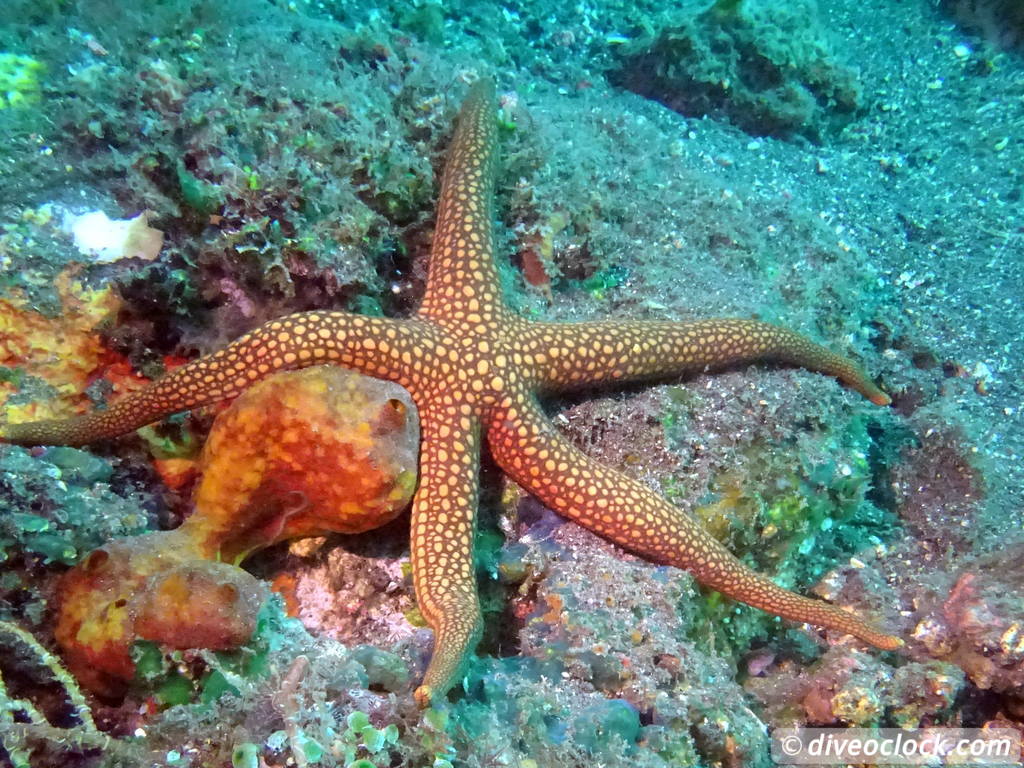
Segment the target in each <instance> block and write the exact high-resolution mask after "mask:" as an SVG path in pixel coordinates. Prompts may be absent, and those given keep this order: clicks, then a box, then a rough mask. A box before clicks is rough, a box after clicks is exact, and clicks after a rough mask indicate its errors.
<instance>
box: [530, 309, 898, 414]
mask: <svg viewBox="0 0 1024 768" xmlns="http://www.w3.org/2000/svg"><path fill="white" fill-rule="evenodd" d="M524 335H525V337H526V343H525V350H524V355H526V356H529V357H530V359H531V360H532V362H533V366H532V367H533V368H534V370H535V371H536V374H535V376H536V377H537V380H538V385H539V386H540V387H541V388H544V389H563V388H566V387H578V386H583V385H592V384H597V383H605V382H625V381H632V380H638V379H639V380H642V379H659V378H669V377H673V376H680V375H683V374H685V373H687V372H693V371H703V370H705V369H708V368H720V367H725V366H731V365H741V364H745V363H754V362H764V363H782V364H785V365H793V366H798V367H801V368H806V369H808V370H811V371H817V372H819V373H824V374H826V375H829V376H834V377H835V378H837V379H839V381H841V382H842V383H843V384H845V385H846V386H848V387H850V388H851V389H854V390H856V391H857V392H859V393H860V394H862V395H864V397H866V398H868V399H869V400H870V401H871V402H873V403H875V404H876V405H888V404H889V402H890V399H889V396H888V395H887V394H885V393H884V392H883V391H882V390H881V389H879V388H878V386H876V385H875V383H874V382H873V381H871V379H870V378H869V377H868V376H867V374H865V373H864V371H862V370H861V368H860V366H858V365H857V364H856V363H854V362H853V361H852V360H850V359H848V358H846V357H843V356H842V355H838V354H836V353H834V352H832V351H830V350H828V349H826V348H825V347H823V346H821V345H820V344H815V343H814V342H813V341H811V340H810V339H808V338H807V337H806V336H801V335H800V334H799V333H796V332H795V331H791V330H789V329H787V328H782V327H780V326H777V325H772V324H770V323H762V322H759V321H757V320H742V319H723V320H700V321H696V322H690V323H676V322H661V321H635V322H629V321H621V322H615V321H612V322H595V323H540V324H536V325H534V326H533V327H532V329H530V330H527V331H526V332H525V334H524Z"/></svg>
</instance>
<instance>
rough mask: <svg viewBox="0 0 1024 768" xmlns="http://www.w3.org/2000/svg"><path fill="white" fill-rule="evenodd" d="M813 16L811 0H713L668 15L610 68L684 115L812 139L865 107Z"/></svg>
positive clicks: (620, 80)
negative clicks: (694, 10)
mask: <svg viewBox="0 0 1024 768" xmlns="http://www.w3.org/2000/svg"><path fill="white" fill-rule="evenodd" d="M817 18H818V8H817V5H816V4H815V2H814V0H798V1H797V2H789V3H778V2H773V1H772V0H718V2H716V3H714V4H713V5H712V6H711V7H710V8H709V9H707V10H706V11H704V12H702V13H700V14H697V15H693V16H675V15H669V16H667V17H665V18H664V19H663V23H662V25H661V26H660V27H659V28H656V30H655V31H654V32H653V34H652V35H650V36H648V37H647V38H646V39H642V40H638V41H637V42H636V43H634V44H632V45H630V46H628V47H627V48H626V49H625V50H624V51H623V54H622V58H621V62H620V67H619V69H618V70H616V71H613V72H611V73H610V76H611V79H612V80H613V81H614V82H616V83H617V84H619V85H622V86H624V87H625V88H628V89H629V90H631V91H635V92H636V93H639V94H640V95H642V96H646V97H647V98H650V99H654V100H655V101H659V102H661V103H662V104H664V105H665V106H667V107H669V108H670V109H673V110H675V111H676V112H680V113H682V114H684V115H687V116H692V117H703V116H711V117H721V118H726V119H728V120H729V121H730V122H732V123H734V124H735V125H736V126H738V127H739V128H741V129H742V130H744V131H746V132H747V133H750V134H752V135H755V136H778V137H781V138H789V137H792V136H796V135H800V136H804V137H807V138H810V139H813V140H816V139H818V138H820V137H821V136H822V135H823V134H824V133H827V131H828V130H829V128H830V127H832V126H841V125H842V124H844V123H845V122H847V121H848V120H849V119H850V118H851V116H852V115H853V114H854V113H856V111H857V110H858V109H859V108H860V106H861V91H860V85H859V83H858V79H857V74H856V71H855V70H853V69H851V68H850V67H848V66H846V65H844V64H843V63H842V62H841V61H839V60H838V59H837V58H836V57H835V56H834V55H833V53H832V50H831V46H830V45H829V42H828V38H827V36H826V35H825V32H824V30H823V29H822V27H821V25H819V24H818V22H817Z"/></svg>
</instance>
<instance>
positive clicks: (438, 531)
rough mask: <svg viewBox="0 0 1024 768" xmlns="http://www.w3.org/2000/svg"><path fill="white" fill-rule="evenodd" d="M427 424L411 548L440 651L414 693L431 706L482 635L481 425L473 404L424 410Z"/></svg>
mask: <svg viewBox="0 0 1024 768" xmlns="http://www.w3.org/2000/svg"><path fill="white" fill-rule="evenodd" d="M421 429H422V433H423V438H422V444H421V446H422V447H421V449H420V486H419V488H418V489H417V491H416V496H415V497H414V499H413V507H412V525H411V530H410V551H411V557H412V573H413V582H414V584H415V587H416V601H417V603H418V604H419V608H420V612H421V613H422V614H423V618H424V619H426V621H427V623H428V624H429V625H430V627H431V628H432V629H433V630H434V653H433V655H432V656H431V658H430V663H429V664H428V665H427V671H426V673H425V674H424V676H423V682H422V683H421V684H420V686H419V687H418V688H417V689H416V693H415V698H416V702H417V703H418V704H419V705H420V706H421V707H428V706H430V705H431V704H433V703H435V702H436V701H438V700H439V699H440V698H441V697H443V696H444V695H445V694H446V693H447V692H448V690H449V689H450V688H451V687H452V686H453V685H454V684H455V683H456V682H458V679H459V675H460V674H461V673H462V669H463V667H464V665H465V662H466V661H467V659H468V658H469V654H470V653H472V651H473V648H474V647H475V646H476V643H477V641H478V640H479V639H480V632H481V618H480V601H479V597H478V595H477V585H476V577H475V572H474V566H473V536H474V534H475V532H476V505H477V489H478V484H479V469H480V427H479V421H478V417H477V416H476V415H475V414H474V413H473V410H472V409H471V408H470V407H469V406H468V405H458V404H447V405H443V406H428V407H427V408H426V409H424V410H423V411H422V412H421Z"/></svg>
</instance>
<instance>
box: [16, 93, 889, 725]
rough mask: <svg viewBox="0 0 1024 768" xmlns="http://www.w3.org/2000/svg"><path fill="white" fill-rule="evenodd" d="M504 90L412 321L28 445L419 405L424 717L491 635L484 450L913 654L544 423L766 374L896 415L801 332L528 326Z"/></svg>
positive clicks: (453, 183)
mask: <svg viewBox="0 0 1024 768" xmlns="http://www.w3.org/2000/svg"><path fill="white" fill-rule="evenodd" d="M496 140H497V127H496V117H495V103H494V86H493V84H492V83H491V82H490V81H489V80H485V81H482V82H480V83H478V84H477V85H476V86H475V87H474V88H473V89H472V91H471V92H470V94H469V96H468V97H467V99H466V101H465V103H464V105H463V107H462V111H461V113H460V117H459V121H458V127H457V129H456V131H455V136H454V138H453V140H452V145H451V149H450V150H449V157H448V163H447V167H446V170H445V174H444V180H443V183H442V185H441V195H440V199H439V202H438V209H437V226H436V232H435V236H434V244H433V248H432V251H431V257H430V258H431V261H430V274H429V279H428V281H427V287H426V295H425V296H424V298H423V302H422V305H421V306H420V309H419V311H418V312H417V313H416V315H415V316H414V317H413V318H412V319H409V320H394V319H387V318H377V317H364V316H360V315H354V314H349V313H347V312H328V311H323V312H305V313H301V314H295V315H290V316H287V317H283V318H281V319H279V320H275V321H272V322H270V323H268V324H266V325H264V326H262V327H261V328H258V329H256V330H254V331H252V332H251V333H249V334H247V335H245V336H243V337H242V338H240V339H239V340H237V341H235V342H234V343H232V344H231V345H229V346H228V347H226V348H225V349H223V350H221V351H219V352H216V353H214V354H212V355H210V356H208V357H205V358H201V359H199V360H196V361H194V362H192V363H190V364H189V365H187V366H185V367H183V368H179V369H178V370H176V371H174V372H173V373H171V374H170V375H169V376H167V377H166V378H164V379H162V380H160V381H158V382H156V383H154V384H153V385H151V386H150V387H149V388H147V389H145V390H143V391H141V392H138V393H135V394H132V395H130V396H128V397H126V398H124V399H122V400H119V401H118V402H116V403H115V404H114V405H113V406H112V407H110V408H109V409H108V410H105V411H96V412H93V413H90V414H87V415H85V416H81V417H78V418H75V419H69V420H65V421H48V422H32V423H26V424H16V425H8V426H7V427H5V428H4V429H3V430H2V431H0V438H2V439H3V440H5V441H7V442H11V443H27V444H40V443H44V444H45V443H63V444H82V443H88V442H91V441H94V440H98V439H100V438H107V437H113V436H116V435H120V434H124V433H126V432H129V431H131V430H133V429H136V428H138V427H140V426H142V425H144V424H148V423H150V422H152V421H155V420H157V419H159V418H162V417H163V416H165V415H167V414H170V413H174V412H176V411H182V410H186V409H189V408H195V407H197V406H200V405H205V404H207V403H211V402H215V401H217V400H222V399H224V398H228V397H234V396H235V395H237V394H238V393H239V392H241V391H242V390H244V389H245V388H246V387H248V386H249V385H250V384H252V383H253V382H254V381H257V380H259V379H262V378H264V377H266V376H268V375H269V374H271V373H273V372H274V371H279V370H282V369H287V368H300V367H304V366H309V365H314V364H319V363H326V362H330V363H336V364H338V365H342V366H345V367H347V368H352V369H355V370H357V371H361V372H363V373H365V374H368V375H370V376H376V377H380V378H384V379H390V380H392V381H396V382H398V383H399V384H401V385H402V386H404V387H406V388H407V389H408V390H409V392H410V393H411V394H412V397H413V399H414V401H415V403H416V405H417V407H418V408H419V412H420V418H421V422H422V444H421V448H420V484H419V488H418V490H417V491H416V496H415V499H414V502H413V510H412V526H411V546H410V549H411V556H412V567H413V576H414V581H415V587H416V596H417V599H418V601H419V605H420V609H421V611H422V613H423V616H424V617H425V618H426V620H427V622H428V623H429V624H430V626H431V627H432V628H433V629H434V632H435V642H434V654H433V656H432V658H431V660H430V664H429V666H428V667H427V671H426V674H425V676H424V679H423V682H422V684H421V685H420V687H419V688H418V689H417V690H416V694H415V695H416V700H417V702H418V703H419V704H420V705H421V706H427V705H429V704H430V703H431V702H433V701H435V700H437V698H438V697H440V696H443V695H444V694H445V693H446V692H447V691H448V690H449V689H450V688H451V686H452V685H453V683H454V682H455V681H456V680H457V679H458V677H459V674H460V670H461V668H462V666H463V662H464V661H465V660H466V659H467V657H468V655H469V654H470V653H471V652H472V650H473V647H474V644H475V643H476V641H477V639H478V637H479V635H480V628H481V619H480V605H479V599H478V596H477V585H476V583H475V581H474V569H473V536H474V529H475V525H476V522H475V520H476V509H477V492H478V483H479V479H478V469H479V457H480V444H481V441H482V440H486V441H487V444H488V445H489V446H490V449H491V452H492V454H493V456H494V459H495V461H496V462H497V463H498V465H499V466H500V467H501V468H502V469H503V470H504V471H505V472H506V473H508V475H509V476H510V477H512V479H514V480H515V481H516V482H517V483H519V484H520V485H521V486H522V487H523V488H525V489H527V490H528V491H530V492H531V493H533V494H535V495H536V496H537V497H538V498H539V499H541V501H543V502H544V503H545V504H547V505H548V506H549V507H551V508H552V509H553V510H555V511H556V512H558V513H559V514H561V515H564V516H566V517H568V518H570V519H572V520H574V521H576V522H577V523H579V524H580V525H583V526H585V527H586V528H589V529H590V530H592V531H595V532H596V533H598V534H600V535H602V536H604V537H606V538H608V539H610V540H612V541H614V542H616V543H617V544H620V545H622V546H623V547H625V548H627V549H629V550H631V551H633V552H636V553H637V554H639V555H641V556H643V557H646V558H648V559H650V560H653V561H656V562H659V563H668V564H671V565H674V566H677V567H679V568H686V569H688V570H690V571H691V572H692V573H693V575H694V576H695V577H696V578H697V580H698V581H700V582H701V583H702V584H705V585H706V586H708V587H711V588H713V589H716V590H718V591H720V592H722V593H724V594H726V595H728V596H729V597H732V598H735V599H736V600H740V601H742V602H745V603H748V604H750V605H753V606H756V607H758V608H762V609H764V610H766V611H769V612H771V613H774V614H777V615H779V616H782V617H785V618H787V619H792V620H794V621H801V622H807V623H810V624H816V625H818V626H822V627H830V628H834V629H838V630H841V631H843V632H848V633H850V634H852V635H855V636H857V637H859V638H861V639H862V640H865V641H867V642H868V643H871V644H872V645H875V646H878V647H879V648H884V649H893V648H896V647H899V646H900V645H901V644H902V643H901V641H900V640H899V639H898V638H896V637H893V636H891V635H887V634H884V633H883V632H880V631H878V630H876V629H874V628H872V627H870V626H869V625H867V624H866V623H864V622H863V621H861V620H860V619H858V618H857V617H856V616H854V615H852V614H850V613H849V612H847V611H845V610H842V609H841V608H838V607H836V606H833V605H830V604H828V603H824V602H821V601H819V600H814V599H810V598H807V597H802V596H800V595H797V594H794V593H793V592H789V591H787V590H785V589H783V588H781V587H779V586H777V585H776V584H774V583H773V582H772V581H771V580H770V579H769V578H767V577H765V576H762V575H761V574H759V573H757V572H756V571H753V570H751V569H750V568H748V567H747V566H746V565H744V564H743V563H741V562H740V561H739V560H738V559H736V557H735V556H733V555H732V554H731V553H730V552H729V551H728V550H727V549H725V547H723V546H722V545H721V544H720V543H719V542H718V541H717V540H715V539H714V538H713V537H712V536H710V535H709V534H708V533H707V532H706V531H705V530H704V529H703V528H701V527H700V525H698V524H697V523H696V522H694V520H693V519H691V518H690V517H689V516H688V515H687V514H685V513H684V512H683V511H682V510H680V509H677V508H676V507H674V506H672V505H671V504H670V503H668V502H667V501H665V500H664V499H663V498H661V497H659V496H658V495H656V494H655V493H653V492H652V491H650V490H648V489H647V488H646V487H644V486H643V485H641V484H640V483H637V482H636V481H634V480H631V479H629V478H627V477H625V476H623V475H621V474H619V473H618V472H616V471H614V470H612V469H608V468H607V467H603V466H601V465H599V464H597V463H595V462H594V461H592V460H591V459H589V458H588V457H587V456H585V455H584V454H583V453H581V452H580V451H579V450H577V449H576V448H575V447H574V446H572V445H571V444H570V443H569V442H568V441H567V440H566V439H565V438H564V437H563V436H562V435H560V434H559V433H558V431H557V430H556V429H555V428H554V427H553V426H552V425H551V423H550V422H549V421H548V420H547V419H546V418H545V416H544V413H543V412H542V410H541V408H540V406H539V405H538V403H537V399H536V394H535V393H536V392H542V391H547V390H557V389H563V388H567V387H581V386H585V385H592V384H604V383H608V382H620V381H621V382H625V381H631V380H636V379H659V378H660V379H664V378H669V377H678V376H681V375H683V374H684V373H686V372H692V371H702V370H705V369H706V368H709V367H716V368H717V367H721V366H724V365H735V364H741V363H749V362H755V361H771V362H776V363H784V364H789V365H795V366H802V367H804V368H808V369H810V370H814V371H820V372H821V373H825V374H829V375H831V376H834V377H836V378H837V379H839V380H840V381H841V382H843V383H844V384H847V385H848V386H850V387H852V388H853V389H855V390H857V391H858V392H860V393H861V394H863V395H864V396H865V397H867V398H869V399H870V400H871V401H872V402H874V403H876V404H878V405H886V404H888V403H889V398H888V397H887V396H886V395H885V394H884V393H883V392H882V391H881V390H880V389H879V388H878V387H876V386H875V385H874V384H873V383H872V382H871V380H870V379H869V378H867V376H865V374H864V373H863V372H862V371H861V370H860V368H859V367H857V365H855V364H854V363H853V362H851V361H850V360H848V359H846V358H844V357H841V356H839V355H836V354H834V353H832V352H830V351H828V350H827V349H825V348H823V347H821V346H819V345H817V344H815V343H813V342H811V341H810V340H808V339H806V338H804V337H803V336H800V335H799V334H797V333H794V332H793V331H789V330H787V329H785V328H780V327H777V326H774V325H769V324H767V323H761V322H756V321H752V320H734V319H730V320H704V321H700V322H692V323H677V322H629V321H620V322H616V321H612V322H592V323H571V324H561V323H534V322H528V321H526V320H525V319H523V318H521V317H518V316H516V315H514V314H512V313H511V312H510V311H509V310H508V308H507V307H506V306H505V305H504V303H503V301H502V297H501V294H500V288H499V282H498V273H497V269H496V266H495V263H494V257H493V251H494V244H493V237H492V232H491V228H492V220H493V212H492V199H493V192H494V176H495V154H496V152H495V150H496Z"/></svg>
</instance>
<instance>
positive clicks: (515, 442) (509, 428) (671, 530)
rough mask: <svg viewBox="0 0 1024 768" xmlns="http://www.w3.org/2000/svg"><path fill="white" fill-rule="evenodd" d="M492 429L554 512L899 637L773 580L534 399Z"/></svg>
mask: <svg viewBox="0 0 1024 768" xmlns="http://www.w3.org/2000/svg"><path fill="white" fill-rule="evenodd" d="M502 405H503V406H506V407H504V408H503V409H502V410H503V411H504V412H503V413H501V414H499V415H498V416H496V418H495V419H494V420H493V422H492V426H491V428H490V429H489V431H488V433H487V440H488V443H489V445H490V447H491V451H492V453H493V455H494V459H495V461H497V463H498V465H499V466H500V467H501V468H502V469H503V470H504V471H505V472H506V473H507V474H509V475H510V476H511V477H512V478H513V479H514V480H515V481H516V482H517V483H519V484H520V485H521V486H523V487H524V488H525V489H526V490H528V491H529V492H530V493H532V494H534V495H535V496H537V497H538V498H539V499H540V500H541V501H543V502H544V503H545V504H547V505H548V506H549V507H550V508H551V509H553V510H554V511H555V512H557V513H559V514H561V515H564V516H565V517H568V518H569V519H571V520H574V521H575V522H577V523H579V524H580V525H582V526H584V527H585V528H588V529H590V530H592V531H594V532H595V533H597V534H599V535H601V536H603V537H605V538H607V539H610V540H611V541H614V542H615V543H616V544H619V545H620V546H623V547H625V548H626V549H629V550H631V551H633V552H635V553H637V554H639V555H641V556H642V557H645V558H647V559H649V560H653V561H655V562H660V563H668V564H670V565H674V566H676V567H677V568H685V569H687V570H689V571H690V572H691V573H692V574H693V575H694V577H695V578H696V579H697V581H699V582H700V583H701V584H704V585H705V586H707V587H710V588H712V589H715V590H718V591H719V592H721V593H722V594H724V595H727V596H729V597H731V598H734V599H736V600H739V601H741V602H744V603H747V604H748V605H752V606H755V607H757V608H761V609H762V610H765V611H768V612H769V613H773V614H775V615H777V616H782V617H783V618H786V619H791V620H793V621H800V622H807V623H809V624H814V625H816V626H820V627H829V628H832V629H838V630H840V631H842V632H846V633H848V634H851V635H854V636H856V637H858V638H860V639H861V640H864V641H865V642H868V643H870V644H871V645H874V646H877V647H879V648H884V649H887V650H891V649H895V648H898V647H900V646H901V645H902V641H901V640H900V639H899V638H897V637H894V636H892V635H887V634H885V633H884V632H881V631H879V630H877V629H874V628H873V627H871V626H869V625H868V624H866V623H865V622H863V621H861V620H860V619H858V618H857V617H856V616H854V615H853V614H851V613H848V612H847V611H844V610H842V609H841V608H839V607H837V606H834V605H830V604H829V603H825V602H822V601H820V600H814V599H811V598H807V597H803V596H801V595H797V594H795V593H793V592H790V591H788V590H786V589H783V588H782V587H780V586H778V585H776V584H775V583H774V582H772V581H771V580H770V579H768V578H767V577H766V576H763V575H761V574H759V573H757V572H756V571H754V570H752V569H751V568H749V567H747V566H746V565H744V564H743V563H742V562H740V561H739V560H738V559H737V558H736V557H735V556H734V555H733V554H732V553H731V552H729V550H727V549H726V548H725V547H724V546H722V544H720V543H719V542H718V541H717V540H716V539H715V538H714V537H713V536H711V534H709V533H708V532H707V531H706V530H704V528H702V527H701V526H700V525H699V524H697V522H695V521H694V520H693V518H691V517H690V516H689V515H687V514H686V513H685V512H683V511H682V510H681V509H678V508H677V507H674V506H673V505H671V504H669V503H668V502H667V501H666V500H665V499H663V498H661V497H660V496H658V495H656V494H655V493H653V492H652V491H650V490H649V489H648V488H646V487H645V486H643V485H641V484H640V483H638V482H636V481H634V480H632V479H630V478H628V477H626V476H625V475H622V474H620V473H619V472H616V471H614V470H612V469H609V468H607V467H603V466H601V465H600V464H598V463H597V462H595V461H593V460H591V459H590V458H589V457H587V456H586V455H584V454H583V453H582V452H581V451H579V450H578V449H577V448H576V447H575V446H573V445H572V444H571V443H569V442H568V441H567V440H566V439H565V438H564V437H563V436H561V435H560V434H559V433H558V432H557V431H556V430H555V429H554V427H553V426H552V425H551V424H550V422H548V420H547V419H546V418H545V417H544V415H543V413H542V412H541V410H540V407H539V406H538V405H537V404H536V402H534V401H532V400H527V399H525V398H524V399H522V400H519V401H516V402H512V401H509V400H506V401H505V403H503V404H502Z"/></svg>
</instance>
